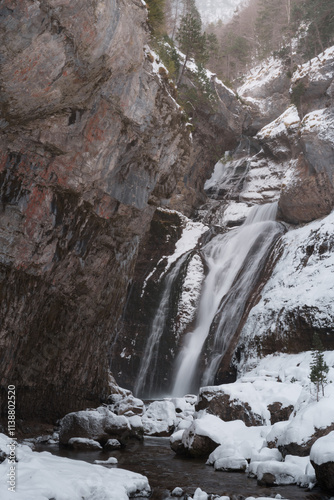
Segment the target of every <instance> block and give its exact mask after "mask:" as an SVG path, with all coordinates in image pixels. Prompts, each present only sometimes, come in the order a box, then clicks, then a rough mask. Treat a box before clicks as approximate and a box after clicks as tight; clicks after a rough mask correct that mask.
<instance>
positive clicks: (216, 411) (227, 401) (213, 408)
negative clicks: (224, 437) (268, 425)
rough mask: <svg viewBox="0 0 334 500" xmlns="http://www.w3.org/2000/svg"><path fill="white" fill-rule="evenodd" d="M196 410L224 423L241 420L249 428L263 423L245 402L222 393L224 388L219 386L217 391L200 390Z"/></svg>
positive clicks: (211, 389)
mask: <svg viewBox="0 0 334 500" xmlns="http://www.w3.org/2000/svg"><path fill="white" fill-rule="evenodd" d="M196 410H197V411H199V410H207V412H208V413H211V414H212V415H216V416H217V417H219V418H221V419H222V420H224V421H225V422H230V421H232V420H242V421H243V422H244V423H245V424H246V425H247V426H249V427H250V426H254V425H263V423H264V421H263V418H262V416H261V415H258V414H257V413H255V412H254V411H253V410H252V408H251V407H250V405H249V404H248V403H247V402H246V401H241V400H239V399H233V396H230V395H229V394H226V393H224V386H220V388H219V390H217V389H215V388H211V387H204V388H201V389H200V393H199V396H198V403H197V405H196Z"/></svg>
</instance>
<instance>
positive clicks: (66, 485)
mask: <svg viewBox="0 0 334 500" xmlns="http://www.w3.org/2000/svg"><path fill="white" fill-rule="evenodd" d="M9 442H10V440H9V438H7V437H6V436H4V435H3V434H1V435H0V448H1V449H2V450H4V451H6V449H7V445H8V444H9ZM16 452H17V459H18V463H17V464H16V472H17V488H16V492H15V494H14V495H13V492H12V491H8V489H7V474H8V472H9V464H8V460H5V461H4V462H2V463H1V464H0V498H1V500H13V498H15V500H49V499H50V498H54V499H56V500H128V498H129V497H130V496H133V495H134V494H135V493H136V492H140V493H141V495H142V496H145V497H148V496H149V494H150V487H149V484H148V480H147V478H146V477H144V476H142V475H141V474H137V473H134V472H129V471H125V470H122V469H115V468H113V469H108V468H106V467H101V466H100V465H92V464H88V463H86V462H82V461H80V460H70V459H68V458H62V457H57V456H54V455H51V453H48V452H42V453H37V452H34V451H32V450H31V449H30V448H29V447H28V446H22V445H18V447H17V450H16Z"/></svg>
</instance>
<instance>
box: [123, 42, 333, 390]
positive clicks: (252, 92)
mask: <svg viewBox="0 0 334 500" xmlns="http://www.w3.org/2000/svg"><path fill="white" fill-rule="evenodd" d="M333 57H334V52H333V48H330V49H327V50H326V51H325V52H324V53H323V54H320V55H319V56H318V57H316V58H314V59H312V60H311V61H310V62H307V63H305V65H303V66H300V67H299V68H298V69H297V70H296V71H295V73H294V74H293V75H292V77H291V78H289V77H288V76H287V74H286V68H284V65H283V64H282V62H281V61H277V60H276V61H273V60H269V61H268V63H267V64H263V65H261V67H259V68H258V69H254V70H253V71H252V73H251V74H250V76H249V77H248V78H246V81H245V83H244V85H243V86H242V87H241V88H240V89H238V94H239V97H240V101H241V102H242V103H243V105H244V109H245V119H244V121H243V136H242V139H241V140H240V143H239V145H238V147H237V149H236V150H234V151H229V152H227V153H226V154H225V155H224V156H223V157H222V158H221V160H220V161H219V162H218V163H217V164H216V167H215V171H214V173H213V176H212V178H211V179H210V180H209V181H208V182H207V183H206V185H205V189H206V194H207V198H206V200H205V203H204V204H203V205H202V206H201V207H199V210H198V212H197V219H196V220H198V221H201V222H202V223H203V224H204V225H207V234H206V236H205V238H204V239H202V240H197V242H195V244H194V246H193V247H191V249H190V250H191V252H190V253H189V255H188V257H187V259H186V261H185V262H184V264H182V267H181V269H180V272H179V275H178V277H177V278H176V279H175V283H174V287H173V293H172V294H171V296H170V304H169V311H168V315H167V317H166V324H167V325H168V326H167V327H166V332H165V333H164V335H163V336H162V337H161V340H160V345H161V347H160V349H161V351H160V354H159V363H158V365H157V370H158V372H159V375H158V376H157V378H160V380H161V381H163V382H161V386H164V387H165V390H166V388H167V390H168V387H169V388H170V387H171V384H170V379H171V378H172V377H173V369H172V366H173V360H174V359H175V356H176V353H177V352H178V349H179V348H180V346H182V342H184V338H185V337H184V335H185V334H186V333H187V332H191V331H193V328H194V318H195V316H194V315H192V314H185V313H184V310H187V311H193V310H195V311H196V308H198V305H199V293H197V292H196V287H197V286H198V284H199V287H200V286H201V281H203V278H204V274H205V263H204V262H203V261H202V269H201V270H200V269H198V270H197V271H198V275H197V274H196V273H197V271H194V268H193V267H191V266H190V265H189V264H190V262H191V259H192V258H194V257H196V258H197V259H199V260H201V258H202V257H201V255H202V254H201V245H202V244H204V241H208V239H210V238H211V237H212V236H213V235H215V234H217V233H224V232H225V231H227V230H229V228H231V227H236V226H239V225H240V224H242V223H243V222H244V221H245V218H246V217H247V215H248V214H249V213H250V210H251V208H252V206H254V205H257V204H265V203H272V202H276V203H277V204H278V219H279V220H280V221H282V223H283V225H284V227H285V230H287V231H288V233H287V235H286V236H283V237H282V239H281V241H279V242H278V243H277V244H276V245H275V246H274V247H273V248H272V253H271V255H269V256H268V260H267V262H266V263H264V264H265V265H264V268H263V270H262V271H261V273H260V275H259V278H258V280H257V282H256V283H255V284H254V288H253V290H252V292H251V294H250V296H249V299H248V300H247V303H246V304H245V309H244V312H243V314H242V318H241V321H240V323H239V326H238V328H237V330H236V333H235V336H234V338H233V340H232V341H231V344H230V346H229V348H228V350H227V352H226V354H225V356H224V359H223V360H222V362H221V364H220V367H219V368H218V371H217V377H216V380H215V383H218V384H221V383H229V382H231V381H233V380H234V379H235V377H236V376H237V373H238V372H239V373H240V372H241V373H243V370H244V367H245V366H248V365H250V366H252V364H251V363H256V360H258V358H259V357H261V356H265V355H268V354H272V353H276V352H285V353H299V352H301V351H303V350H311V349H312V345H313V335H314V333H318V334H319V335H320V338H321V340H322V342H323V344H324V346H325V348H326V349H327V350H330V349H332V348H333V345H334V344H333V338H332V335H333V328H332V322H333V315H332V308H331V301H332V290H333V289H332V285H331V282H330V279H331V278H330V277H331V276H332V274H331V273H332V272H333V266H332V237H331V234H332V229H331V227H332V219H331V218H330V217H331V215H329V214H330V213H331V211H332V209H333V207H334V192H333V168H334V146H333V145H334V142H333V140H334V139H333V137H334V136H333V100H332V87H333V77H334V70H333V68H334V66H333ZM300 88H302V97H301V98H300V95H299V93H300ZM296 89H297V90H298V91H296ZM296 96H299V97H298V98H297V97H296ZM326 216H328V217H327V218H326ZM166 218H167V219H166V220H165V223H164V224H163V225H162V227H160V228H159V227H158V226H156V225H155V226H151V230H150V231H151V232H150V237H151V239H152V240H153V241H154V242H155V243H154V246H155V255H154V258H153V260H151V257H150V254H149V248H150V247H151V244H150V243H148V242H146V245H144V247H143V248H142V249H141V252H140V259H139V260H138V262H137V266H136V269H135V277H134V281H133V286H132V288H131V290H130V293H129V301H128V304H127V307H126V309H125V314H124V317H123V321H122V328H123V330H122V331H123V333H124V335H120V336H119V338H118V340H117V343H116V346H114V349H115V350H114V353H115V356H114V366H115V375H116V376H118V377H119V380H120V381H121V384H123V385H125V386H126V387H129V388H131V389H132V388H133V381H134V380H135V378H136V375H137V373H138V367H139V364H140V361H141V359H142V356H143V353H144V346H145V337H146V339H147V338H148V334H149V331H150V327H151V325H152V318H153V317H154V314H155V311H157V308H158V306H159V300H161V297H162V293H163V287H164V281H163V279H162V277H163V276H164V266H166V262H167V261H168V259H169V257H168V256H169V255H170V254H171V253H172V252H173V245H172V244H171V243H172V242H174V245H175V243H176V244H177V245H181V241H182V237H181V239H180V234H181V229H182V228H183V225H182V221H177V214H174V215H173V214H166ZM323 218H325V219H324V221H323V222H322V219H323ZM168 219H169V220H168ZM312 221H315V222H313V223H312ZM304 225H306V226H305V229H304V230H303V229H302V227H303V226H304ZM209 227H211V229H210V230H209ZM298 227H301V229H300V233H298V229H296V228H298ZM177 228H179V233H178V232H177ZM158 248H160V251H159V250H158ZM188 251H189V248H188ZM184 255H185V253H184ZM182 258H183V257H182ZM202 260H203V259H202ZM203 267H204V270H203ZM191 273H193V276H192V278H193V279H192V281H191ZM189 279H190V282H191V283H192V285H191V286H193V289H194V293H193V294H191V293H189V289H187V286H189V285H187V284H189ZM322 282H323V283H324V286H322V285H321V283H322ZM195 292H196V293H195ZM187 293H188V299H187V305H186V307H183V305H182V301H183V297H184V295H186V294H187ZM181 305H182V307H181ZM184 324H185V325H186V326H185V327H184ZM180 325H183V326H182V328H181V327H180ZM181 330H182V332H181ZM145 332H146V333H145ZM202 354H203V353H202ZM204 354H205V353H204ZM204 364H205V361H204Z"/></svg>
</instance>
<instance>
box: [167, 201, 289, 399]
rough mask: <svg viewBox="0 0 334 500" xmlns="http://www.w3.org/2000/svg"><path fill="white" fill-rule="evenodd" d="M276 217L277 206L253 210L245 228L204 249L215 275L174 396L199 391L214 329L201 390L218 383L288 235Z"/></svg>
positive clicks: (183, 355) (183, 354) (179, 366)
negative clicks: (271, 255) (260, 283)
mask: <svg viewBox="0 0 334 500" xmlns="http://www.w3.org/2000/svg"><path fill="white" fill-rule="evenodd" d="M276 212H277V203H273V204H267V205H261V206H256V207H253V209H252V210H251V212H250V214H249V216H248V218H247V219H246V221H245V222H244V224H243V225H242V226H240V227H238V228H234V229H232V230H230V231H229V232H228V233H227V234H224V235H218V236H216V237H215V238H213V239H212V240H211V241H210V242H209V243H208V244H207V245H205V247H203V249H202V254H203V257H204V259H205V261H206V264H207V266H208V269H209V272H208V275H207V277H206V279H205V281H204V285H203V289H202V296H201V300H200V304H199V310H198V316H197V323H196V327H195V329H194V331H192V332H190V333H189V334H188V335H187V337H186V339H185V345H184V347H183V348H182V350H181V351H180V353H179V355H178V357H177V359H176V362H175V379H174V387H173V389H172V394H173V395H174V396H183V395H184V394H187V393H189V392H191V391H194V390H196V389H197V388H198V384H199V381H200V378H199V377H198V360H199V357H200V355H201V353H202V351H203V347H204V345H205V343H206V341H207V339H209V334H211V330H212V329H213V330H214V335H213V340H212V341H211V342H209V349H208V365H207V367H206V369H205V372H204V375H203V378H202V384H201V385H207V384H209V383H212V382H213V381H214V376H215V374H216V371H217V369H218V366H219V363H220V361H221V359H222V357H223V356H224V353H225V352H226V349H227V347H228V345H229V343H230V340H231V339H232V337H233V335H234V333H235V331H236V329H237V327H238V324H239V322H240V319H241V317H242V313H243V311H244V308H245V304H246V301H247V298H248V297H249V294H250V293H251V291H252V288H253V286H254V284H255V282H256V280H257V277H258V275H259V272H260V271H261V269H262V267H263V264H264V262H265V259H266V256H267V254H268V251H269V250H270V248H271V246H272V245H273V243H274V241H276V239H277V238H278V236H279V235H280V234H281V233H282V225H281V224H279V223H277V222H275V218H276ZM217 323H218V326H217Z"/></svg>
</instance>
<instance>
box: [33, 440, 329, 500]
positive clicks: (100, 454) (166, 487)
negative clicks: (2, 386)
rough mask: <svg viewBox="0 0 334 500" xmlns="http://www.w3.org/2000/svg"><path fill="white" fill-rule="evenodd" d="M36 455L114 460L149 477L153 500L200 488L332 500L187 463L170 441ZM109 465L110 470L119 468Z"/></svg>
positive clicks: (234, 498)
mask: <svg viewBox="0 0 334 500" xmlns="http://www.w3.org/2000/svg"><path fill="white" fill-rule="evenodd" d="M36 451H49V452H51V453H52V454H54V455H58V456H62V457H67V458H71V459H75V460H84V461H86V462H89V463H94V460H107V458H108V457H110V456H113V457H116V458H117V460H118V465H117V466H118V467H119V468H123V469H127V470H131V471H133V472H138V473H140V474H143V475H144V476H147V477H148V479H149V483H150V486H151V488H152V496H151V497H150V498H151V500H167V499H171V498H174V499H175V497H171V496H170V495H169V493H170V492H171V491H172V490H173V489H174V488H176V487H177V486H179V487H181V488H183V490H184V491H185V492H186V493H187V494H190V495H192V494H193V493H194V491H195V490H196V488H198V487H200V488H201V489H202V490H203V491H205V492H206V493H208V494H210V493H214V494H216V495H221V496H223V495H227V496H229V497H230V498H231V500H242V499H244V498H247V497H249V496H255V497H261V496H262V497H263V496H266V497H273V498H275V496H276V495H277V494H279V495H281V497H282V498H286V499H289V500H302V499H304V500H306V499H307V500H328V499H329V497H328V496H325V495H323V494H322V493H321V491H320V490H318V489H317V488H314V489H313V490H312V491H311V492H307V491H305V489H303V488H298V487H297V486H277V487H275V488H266V487H262V486H258V485H257V482H256V480H255V479H251V478H248V477H247V475H246V474H244V473H229V472H219V471H215V470H214V468H213V467H211V466H208V465H205V461H204V460H203V459H187V458H182V457H179V456H177V455H175V454H174V452H173V451H172V450H171V449H170V446H169V438H156V437H145V440H144V442H139V441H131V442H129V444H128V445H127V446H126V448H124V449H122V450H115V451H112V452H106V451H76V450H70V449H68V448H59V447H58V445H41V444H39V445H36ZM117 466H111V465H107V466H106V467H117Z"/></svg>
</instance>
